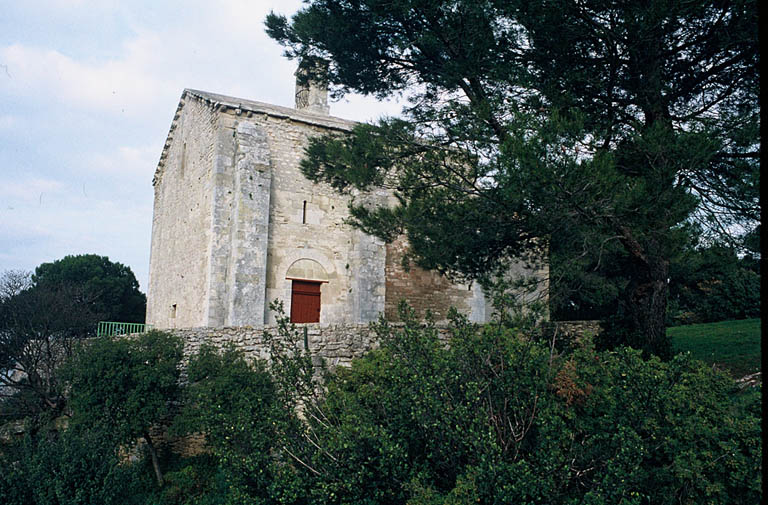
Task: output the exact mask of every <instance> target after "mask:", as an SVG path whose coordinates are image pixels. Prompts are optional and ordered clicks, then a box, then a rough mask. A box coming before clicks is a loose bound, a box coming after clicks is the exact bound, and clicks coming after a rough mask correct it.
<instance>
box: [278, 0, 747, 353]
mask: <svg viewBox="0 0 768 505" xmlns="http://www.w3.org/2000/svg"><path fill="white" fill-rule="evenodd" d="M756 10H757V9H756V3H755V2H754V1H753V0H743V1H736V2H728V3H725V4H724V3H721V2H713V1H704V2H669V1H667V0H654V1H651V2H641V3H637V2H626V3H620V4H616V3H606V2H600V1H586V2H578V3H574V2H568V1H555V2H551V1H543V0H542V1H531V0H504V1H491V0H481V1H477V0H455V1H450V2H442V1H422V0H403V1H398V2H389V1H387V2H383V1H380V0H360V1H354V2H351V1H347V0H312V1H309V2H308V3H307V5H306V7H305V8H303V9H302V10H300V11H299V12H298V13H297V14H295V15H294V17H293V18H292V19H291V20H290V21H289V20H288V19H286V18H284V17H281V16H278V15H276V14H271V15H270V16H268V18H267V20H266V25H267V32H268V34H269V35H270V36H271V37H273V38H274V39H275V40H277V41H278V42H280V43H281V44H283V45H284V46H285V47H286V55H287V56H288V57H291V58H294V57H295V58H300V59H302V63H301V65H303V66H305V67H306V68H307V69H310V70H311V69H312V68H318V66H317V65H315V63H316V62H317V61H318V60H324V61H327V62H328V74H327V76H316V78H319V79H325V78H327V80H328V81H329V83H330V84H331V86H332V89H334V90H335V92H336V93H337V94H342V93H344V92H347V91H356V92H362V93H366V94H372V95H375V96H379V97H385V96H392V95H395V94H398V93H401V92H405V93H406V95H408V96H409V98H410V104H409V106H407V107H406V108H405V110H404V118H405V119H384V120H381V121H380V122H378V123H377V124H375V125H359V126H358V127H356V128H355V129H354V130H353V131H352V133H351V134H350V135H349V136H348V137H347V138H339V137H338V136H335V137H327V138H320V139H314V140H313V141H312V142H311V143H310V146H309V148H308V150H307V155H308V156H307V158H306V160H305V161H304V162H303V163H302V171H303V172H304V173H305V175H306V176H307V177H309V178H310V179H312V180H315V181H325V182H327V183H329V184H331V185H332V186H333V187H335V188H337V189H339V190H340V191H344V192H350V193H351V190H352V188H361V189H365V188H368V187H370V186H371V185H376V186H383V187H386V188H388V189H390V190H392V192H393V193H394V195H395V197H396V205H395V206H393V207H390V208H370V207H368V206H366V205H365V204H363V203H361V202H360V201H356V202H353V204H352V207H351V210H352V222H353V223H354V224H355V225H356V226H358V227H359V228H361V229H363V230H365V231H367V232H369V233H373V234H375V235H378V236H380V237H382V238H384V239H385V240H392V239H393V238H394V237H395V236H397V235H399V234H400V233H405V234H406V235H407V237H408V239H409V242H410V245H411V252H412V254H413V257H414V258H415V259H416V261H417V262H418V263H419V264H420V265H422V266H425V267H427V268H433V269H437V270H439V271H443V272H447V273H450V274H453V275H457V276H465V277H470V278H479V279H483V278H484V277H488V276H492V275H493V274H494V273H497V272H498V271H499V270H503V269H504V265H505V264H506V262H507V260H509V259H510V258H514V259H521V258H522V259H523V260H531V259H532V258H535V257H536V256H537V255H538V256H540V252H541V250H542V247H543V248H544V249H545V250H546V245H547V244H546V242H547V240H548V239H549V238H551V239H552V241H553V244H552V246H553V247H552V248H551V251H552V255H553V260H552V266H553V271H552V273H553V279H554V282H553V283H552V287H553V288H555V289H559V290H562V291H561V293H554V294H553V297H552V299H553V301H554V303H555V304H556V305H555V307H556V309H555V311H557V310H561V308H563V307H564V309H563V310H565V311H568V310H571V309H573V307H574V305H575V306H576V308H575V309H574V310H575V312H576V313H579V312H580V311H581V312H583V311H593V310H594V311H599V312H603V313H605V312H608V313H612V314H613V319H614V324H615V325H616V327H617V328H621V329H622V331H621V335H623V337H622V339H621V340H617V339H614V340H616V343H632V344H633V345H638V346H639V347H641V348H642V349H643V350H644V351H646V353H654V354H657V355H661V356H664V357H667V358H668V357H670V356H671V348H670V346H669V340H668V339H667V338H666V335H665V326H664V319H665V310H666V307H667V295H668V287H667V279H668V278H669V268H670V261H672V260H673V258H675V257H676V256H677V255H678V254H679V253H680V252H681V250H682V248H683V247H684V246H685V245H686V244H688V243H689V242H690V240H691V235H692V232H693V230H694V229H695V228H694V227H692V226H691V223H698V224H699V225H700V226H701V229H702V230H704V232H705V233H706V234H708V235H720V236H728V235H730V234H732V233H733V231H734V230H744V231H750V230H751V229H753V228H755V225H756V223H757V222H758V221H759V213H760V205H759V199H758V186H759V184H758V182H759V164H758V158H759V145H760V137H759V104H758V100H757V90H758V72H757V69H758V60H759V58H758V50H757V16H756ZM536 237H538V238H539V239H538V240H536ZM730 238H731V239H733V238H734V237H730ZM753 242H754V241H753ZM614 260H615V261H617V262H618V263H617V265H620V269H619V267H618V266H615V267H614V266H609V267H606V266H605V265H606V262H607V261H614ZM571 269H577V270H578V272H576V273H573V272H572V270H571ZM584 289H586V290H587V293H586V294H585V296H584V297H583V298H580V297H578V296H577V297H573V293H580V292H582V291H583V290H584ZM570 302H573V304H571V303H570ZM617 336H618V333H617Z"/></svg>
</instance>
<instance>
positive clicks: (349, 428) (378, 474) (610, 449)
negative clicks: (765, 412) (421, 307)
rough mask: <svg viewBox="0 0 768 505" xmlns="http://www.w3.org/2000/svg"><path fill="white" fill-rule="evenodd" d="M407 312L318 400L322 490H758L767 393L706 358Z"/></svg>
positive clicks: (640, 495)
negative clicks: (761, 404) (444, 322)
mask: <svg viewBox="0 0 768 505" xmlns="http://www.w3.org/2000/svg"><path fill="white" fill-rule="evenodd" d="M404 320H405V321H406V326H405V328H403V329H402V330H395V329H392V328H388V327H387V326H386V325H381V326H380V327H379V332H380V337H381V338H382V346H381V348H380V349H379V350H377V351H374V352H372V353H370V354H369V355H368V356H366V357H365V358H363V359H361V360H358V361H356V362H354V363H353V366H352V367H351V368H350V369H339V370H337V372H336V374H335V375H334V376H333V377H331V378H330V380H329V382H328V385H327V394H326V395H325V398H324V399H323V400H321V401H320V402H318V403H315V404H312V405H311V406H310V407H308V408H307V416H306V418H307V430H306V434H305V437H306V439H307V442H306V443H307V445H308V446H312V447H314V450H313V451H311V456H308V458H309V459H308V460H307V467H306V468H305V467H303V466H296V470H298V471H301V472H302V473H303V474H304V479H306V480H308V481H311V482H312V486H311V492H312V498H313V500H314V501H313V503H405V502H409V503H420V504H428V503H429V504H431V503H452V504H459V503H466V504H469V503H472V504H477V503H551V504H555V503H563V504H565V503H577V502H578V503H593V504H598V503H605V504H608V503H611V504H613V503H624V504H630V503H654V504H656V503H660V504H665V503H669V504H672V503H675V504H677V503H704V502H706V503H757V502H758V501H759V499H760V486H761V477H760V450H761V440H760V417H759V414H758V410H757V409H758V407H757V402H758V401H757V400H754V399H753V400H749V401H748V404H749V407H748V408H746V409H745V408H743V407H740V406H739V403H737V401H736V400H735V399H734V398H735V397H734V395H735V391H736V388H735V386H734V383H733V381H732V380H731V379H730V378H728V377H727V376H725V375H722V374H720V373H718V372H715V371H712V370H711V369H710V368H708V367H706V366H704V365H703V364H702V363H700V362H697V361H694V360H692V359H691V358H690V357H688V356H678V357H677V358H675V359H673V360H672V361H670V362H668V363H664V362H661V361H659V360H658V359H656V358H654V359H651V360H648V361H646V360H644V359H642V357H641V355H640V353H639V352H638V351H633V350H630V349H620V350H617V351H615V352H600V353H598V352H595V351H594V349H593V348H592V346H591V344H589V343H588V342H583V343H582V345H581V346H580V347H579V348H578V349H577V350H576V351H575V352H573V353H571V354H568V355H559V356H558V355H555V354H552V353H551V351H550V347H548V346H546V345H544V344H542V343H537V342H534V341H533V340H531V339H529V338H526V336H525V333H521V332H519V331H516V330H515V329H514V328H508V327H504V326H501V325H494V324H491V325H486V326H484V327H476V326H473V325H470V324H468V323H466V322H465V321H462V320H457V321H456V324H455V325H454V327H453V329H452V332H451V335H450V340H449V342H448V345H446V343H445V342H443V341H441V339H440V338H438V332H437V330H436V329H435V328H433V327H431V326H426V327H420V326H419V325H418V324H416V323H415V321H414V320H413V319H412V318H409V317H408V315H407V314H406V317H405V318H404ZM742 400H743V399H742ZM742 400H739V401H742ZM307 468H311V470H307Z"/></svg>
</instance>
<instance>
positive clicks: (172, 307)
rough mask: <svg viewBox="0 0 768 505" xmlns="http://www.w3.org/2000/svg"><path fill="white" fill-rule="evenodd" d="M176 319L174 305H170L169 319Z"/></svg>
mask: <svg viewBox="0 0 768 505" xmlns="http://www.w3.org/2000/svg"><path fill="white" fill-rule="evenodd" d="M175 318H176V304H175V303H174V304H173V305H171V319H175Z"/></svg>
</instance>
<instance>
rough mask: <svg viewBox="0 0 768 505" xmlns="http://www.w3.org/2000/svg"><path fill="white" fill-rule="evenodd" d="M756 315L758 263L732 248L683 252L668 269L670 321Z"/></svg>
mask: <svg viewBox="0 0 768 505" xmlns="http://www.w3.org/2000/svg"><path fill="white" fill-rule="evenodd" d="M759 315H760V273H759V262H758V261H756V260H754V259H752V257H750V256H745V257H744V258H741V259H740V258H739V257H738V256H737V255H736V251H735V250H734V249H733V248H730V247H726V246H723V245H713V246H710V247H707V248H701V249H694V250H690V251H686V253H685V254H684V255H683V257H682V258H680V259H679V260H678V261H675V262H674V263H672V265H671V268H670V310H669V313H668V321H669V322H670V323H671V324H691V323H709V322H715V321H724V320H726V319H746V318H751V317H758V316H759Z"/></svg>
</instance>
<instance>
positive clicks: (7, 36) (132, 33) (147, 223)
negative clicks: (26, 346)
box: [0, 0, 400, 292]
mask: <svg viewBox="0 0 768 505" xmlns="http://www.w3.org/2000/svg"><path fill="white" fill-rule="evenodd" d="M300 7H301V2H300V1H299V0H283V1H272V0H216V1H210V0H209V1H204V0H200V1H197V0H185V1H183V2H180V1H163V2H157V1H156V0H155V1H134V0H123V1H118V0H48V1H40V0H24V1H18V0H0V272H3V271H5V270H10V269H22V270H34V268H35V267H36V266H37V265H39V264H40V263H43V262H49V261H54V260H56V259H60V258H63V257H64V256H66V255H70V254H98V255H102V256H108V257H109V259H110V260H112V261H117V262H120V263H123V264H125V265H127V266H129V267H130V268H131V270H133V272H134V273H135V274H136V278H137V279H138V280H139V283H140V285H141V290H142V291H144V292H146V287H147V285H148V273H149V249H150V238H151V232H152V200H153V189H152V176H153V174H154V171H155V168H156V167H157V162H158V160H159V158H160V153H161V151H162V148H163V144H164V143H165V139H166V137H167V135H168V129H169V127H170V124H171V120H172V118H173V114H174V112H175V110H176V106H177V105H178V102H179V97H180V96H181V92H182V90H183V89H184V88H192V89H200V90H204V91H210V92H214V93H220V94H223V95H231V96H234V97H238V98H246V99H251V100H258V101H261V102H267V103H272V104H276V105H283V106H288V107H292V106H293V99H294V80H295V78H294V75H293V73H294V71H295V69H296V62H294V61H290V60H287V59H286V58H284V57H283V56H282V52H283V49H282V48H281V47H280V46H279V45H278V44H277V43H276V42H274V41H273V40H272V39H270V38H269V37H267V35H266V34H265V33H264V18H265V17H266V15H267V14H268V13H269V12H270V11H271V10H273V11H275V12H277V13H280V14H285V15H290V14H292V13H294V12H295V11H296V10H298V9H299V8H300ZM399 110H400V106H399V105H398V104H397V103H396V102H376V101H375V100H373V99H372V98H368V97H360V96H354V95H352V96H347V97H345V98H343V99H342V100H340V101H338V102H332V103H331V115H334V116H339V117H343V118H346V119H353V120H358V121H368V120H373V119H376V118H378V117H380V116H382V115H395V114H397V113H398V112H399Z"/></svg>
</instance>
